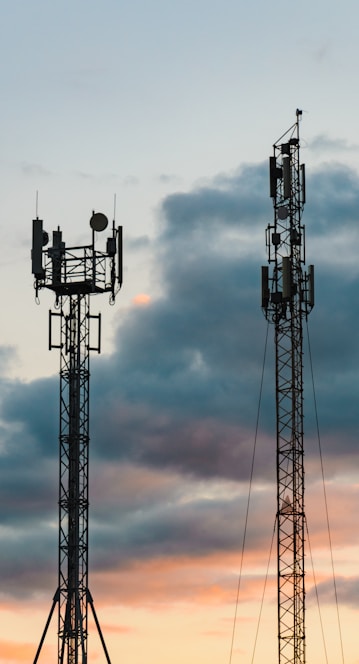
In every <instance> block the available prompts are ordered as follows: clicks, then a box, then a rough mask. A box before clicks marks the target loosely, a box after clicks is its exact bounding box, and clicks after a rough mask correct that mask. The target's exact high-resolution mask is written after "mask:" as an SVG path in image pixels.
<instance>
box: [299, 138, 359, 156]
mask: <svg viewBox="0 0 359 664" xmlns="http://www.w3.org/2000/svg"><path fill="white" fill-rule="evenodd" d="M308 147H309V148H310V150H312V151H314V152H318V153H319V154H321V155H322V154H325V153H330V154H333V153H334V154H338V153H342V152H356V151H357V150H358V149H359V145H357V144H356V143H349V142H348V141H347V140H346V139H344V138H331V137H330V136H328V135H327V134H317V136H314V137H313V138H312V139H311V141H310V143H309V145H308Z"/></svg>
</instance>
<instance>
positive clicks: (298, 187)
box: [262, 110, 314, 664]
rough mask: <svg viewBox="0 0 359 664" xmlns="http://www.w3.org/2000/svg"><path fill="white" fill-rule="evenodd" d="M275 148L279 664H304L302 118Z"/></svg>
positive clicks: (269, 280)
mask: <svg viewBox="0 0 359 664" xmlns="http://www.w3.org/2000/svg"><path fill="white" fill-rule="evenodd" d="M301 114H302V112H301V111H300V110H297V111H296V122H295V124H294V125H293V126H292V127H291V128H290V129H289V130H288V132H286V133H285V134H284V135H283V136H282V137H281V138H280V139H279V141H278V142H277V143H275V144H274V146H273V156H272V157H270V162H269V164H270V196H271V198H272V199H273V208H274V222H273V224H269V225H268V227H267V231H266V246H267V251H268V263H269V266H268V265H267V266H263V267H262V308H263V311H264V314H265V316H266V318H267V320H269V321H270V322H272V323H273V324H274V329H275V365H276V421H277V427H276V428H277V450H276V461H277V463H276V466H277V517H276V518H277V565H278V573H277V590H278V661H279V664H305V621H304V617H305V593H304V525H305V513H304V467H303V456H304V451H303V319H304V318H305V317H307V316H308V314H309V312H310V311H311V309H312V307H313V306H314V268H313V266H309V268H308V272H307V273H305V272H304V270H303V266H304V263H305V236H304V226H303V225H302V223H301V218H302V212H303V208H304V203H305V176H304V165H302V164H300V161H299V120H300V117H301Z"/></svg>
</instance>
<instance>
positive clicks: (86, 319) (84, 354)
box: [31, 212, 122, 664]
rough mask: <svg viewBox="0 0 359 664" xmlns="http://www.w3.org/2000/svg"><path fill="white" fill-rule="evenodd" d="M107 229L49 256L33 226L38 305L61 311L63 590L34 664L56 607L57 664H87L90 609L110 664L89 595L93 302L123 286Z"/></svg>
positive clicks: (117, 235)
mask: <svg viewBox="0 0 359 664" xmlns="http://www.w3.org/2000/svg"><path fill="white" fill-rule="evenodd" d="M107 225H108V219H107V217H106V216H105V215H104V214H102V213H99V212H98V213H95V212H94V213H93V215H92V217H91V219H90V226H91V228H92V242H91V244H89V245H85V246H80V247H66V245H65V242H64V241H63V239H62V231H61V230H60V228H59V227H58V228H57V230H55V231H53V234H52V246H51V247H49V248H47V249H45V247H46V245H47V243H48V240H49V238H48V234H47V233H46V232H45V231H44V230H43V222H42V220H41V219H39V218H38V217H37V218H36V219H34V220H33V231H32V252H31V259H32V273H33V275H34V277H35V282H34V288H35V292H36V297H38V293H39V291H40V290H41V289H42V288H47V289H49V290H52V291H53V292H54V294H55V309H56V311H55V312H52V311H50V312H49V350H51V349H52V348H58V349H59V350H60V432H59V445H60V472H59V557H58V586H57V590H56V593H55V595H54V598H53V602H52V606H51V609H50V613H49V617H48V619H47V622H46V625H45V629H44V631H43V634H42V638H41V640H40V644H39V647H38V650H37V653H36V656H35V659H34V664H36V662H37V661H38V658H39V656H40V652H41V649H42V646H43V643H44V640H45V637H46V633H47V630H48V627H49V625H50V622H51V618H52V615H53V612H54V610H55V607H56V605H58V660H57V661H58V664H87V657H88V647H87V637H88V605H90V607H91V609H92V613H93V617H94V620H95V624H96V627H97V630H98V633H99V636H100V640H101V644H102V647H103V650H104V654H105V657H106V661H107V663H108V664H110V658H109V655H108V652H107V648H106V645H105V641H104V638H103V635H102V632H101V628H100V624H99V621H98V619H97V615H96V612H95V607H94V603H93V599H92V596H91V593H90V590H89V587H88V507H89V500H88V451H89V383H90V371H89V361H90V351H97V352H98V353H100V352H101V347H100V346H101V343H100V342H101V315H100V314H98V315H97V316H93V315H91V313H90V296H91V295H95V294H97V293H106V292H108V293H110V302H114V301H115V297H116V294H117V292H118V290H119V289H120V288H121V285H122V227H120V226H119V227H117V228H115V222H113V226H112V232H111V234H110V236H109V237H108V238H107V242H106V251H99V250H98V249H97V247H96V246H95V236H96V233H97V232H101V231H104V230H105V229H106V227H107ZM55 323H57V325H55ZM96 323H97V325H95V324H96ZM94 325H95V327H96V328H97V330H95V333H96V331H97V339H96V343H95V344H94V345H91V342H90V327H92V326H94ZM55 328H56V329H57V331H58V339H57V340H55V339H54V334H55V331H54V330H55Z"/></svg>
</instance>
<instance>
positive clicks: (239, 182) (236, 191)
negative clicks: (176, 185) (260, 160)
mask: <svg viewBox="0 0 359 664" xmlns="http://www.w3.org/2000/svg"><path fill="white" fill-rule="evenodd" d="M267 170H268V169H267V164H266V163H264V164H260V165H259V166H246V167H243V168H242V169H241V170H240V171H239V172H238V173H236V174H234V175H232V176H225V175H220V176H217V178H216V179H215V181H214V183H211V185H207V186H203V187H200V188H198V189H195V190H193V191H192V192H189V193H186V194H182V193H179V194H172V195H170V196H168V197H167V198H166V199H165V200H164V202H163V206H162V212H163V233H162V240H165V241H167V242H176V241H178V240H179V241H180V242H183V241H185V242H186V241H189V242H192V243H193V242H194V241H195V240H197V241H198V240H201V239H203V238H205V242H206V245H207V244H212V246H213V244H214V243H215V242H216V237H218V236H219V235H220V234H221V232H223V229H224V228H225V227H226V226H231V227H233V228H241V227H247V230H250V229H251V226H252V227H253V226H257V225H259V224H261V223H262V224H263V223H264V221H263V220H264V219H265V218H266V215H268V212H269V211H270V206H269V205H268V191H269V189H268V187H269V185H268V173H267ZM199 247H200V245H198V246H197V248H199ZM174 248H175V245H174V246H173V247H172V249H174Z"/></svg>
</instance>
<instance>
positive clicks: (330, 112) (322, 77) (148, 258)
mask: <svg viewBox="0 0 359 664" xmlns="http://www.w3.org/2000/svg"><path fill="white" fill-rule="evenodd" d="M0 9H1V21H0V51H1V58H0V80H1V90H2V102H1V117H2V122H1V129H0V137H1V138H0V146H1V149H0V176H1V201H0V207H1V215H0V224H1V230H2V252H1V256H0V269H1V275H2V278H1V280H0V295H1V301H2V317H1V318H2V320H1V323H2V324H1V334H0V429H1V431H0V498H1V499H0V664H22V663H23V662H29V661H30V662H31V661H33V658H34V655H35V652H36V649H37V646H38V643H39V641H40V637H41V634H42V631H43V628H44V626H45V622H46V619H47V616H48V613H49V610H50V607H51V602H52V597H53V595H54V592H55V590H56V584H57V538H58V523H57V499H58V489H57V481H58V409H59V378H58V369H59V357H58V353H57V351H56V350H53V351H51V352H49V351H48V349H47V347H48V311H49V309H51V307H53V304H54V303H53V297H52V295H51V293H48V292H44V291H43V292H41V293H40V304H39V305H38V304H37V303H36V302H35V293H34V290H33V279H32V275H31V261H30V249H31V228H32V218H33V217H34V216H36V214H37V213H38V215H39V217H41V218H42V219H43V220H44V227H45V229H46V230H47V231H48V232H51V231H52V230H53V229H56V228H57V226H58V225H60V226H61V228H62V230H63V234H64V239H65V240H66V242H67V244H73V245H74V244H78V243H87V242H88V241H89V237H90V236H89V227H88V221H89V219H90V216H91V214H92V210H96V211H101V212H104V213H105V214H107V215H108V217H109V218H110V219H112V217H113V216H114V215H115V217H116V223H118V224H122V225H123V229H124V284H123V287H122V289H121V291H120V293H119V295H118V297H117V300H116V303H115V305H114V306H113V307H110V306H109V303H108V298H107V296H96V297H94V298H93V301H92V305H91V306H92V312H93V313H97V312H98V311H101V313H102V333H103V349H102V350H103V352H102V354H101V355H100V356H97V355H94V356H92V357H91V389H90V393H91V406H90V412H91V423H90V437H91V443H90V551H89V586H90V590H91V592H92V595H93V597H94V601H95V607H96V610H97V614H98V617H99V620H100V624H101V627H102V630H103V633H104V636H105V640H106V644H107V647H108V650H109V652H110V656H111V659H112V661H113V662H115V661H126V663H127V664H140V662H142V661H143V660H144V659H146V662H147V663H148V664H155V663H156V664H164V663H165V662H166V664H167V662H168V661H170V662H171V664H179V663H180V662H181V663H182V662H183V661H187V662H194V661H196V664H202V663H203V664H204V662H206V664H218V663H219V662H220V663H221V664H223V663H224V664H227V663H228V664H239V663H240V664H247V663H248V664H249V662H252V661H253V662H255V663H256V662H259V661H261V660H262V661H263V659H264V658H265V659H266V661H267V662H268V664H273V663H274V662H276V661H277V637H276V634H277V624H276V591H275V582H276V579H275V574H276V565H275V553H274V552H272V555H271V557H270V545H271V538H272V533H273V526H274V516H275V509H276V507H275V500H276V492H275V412H274V407H275V393H274V368H273V367H274V360H273V357H274V341H273V328H272V327H270V328H269V331H268V346H267V353H266V360H265V363H264V375H263V389H262V392H260V386H261V377H262V369H263V361H264V351H265V340H266V335H267V323H266V320H265V318H264V316H263V314H262V312H261V309H260V266H261V265H262V264H265V263H266V258H267V257H266V247H265V228H266V226H267V224H268V223H271V222H272V219H273V210H272V204H271V200H270V198H269V183H268V156H269V155H270V154H272V145H273V143H274V142H276V141H277V139H278V138H279V137H280V136H281V135H282V134H283V133H284V132H285V131H286V130H287V129H288V128H289V127H290V126H291V125H292V124H293V123H294V122H295V110H296V108H300V109H302V110H303V115H302V121H301V127H300V132H301V160H302V161H303V162H305V164H306V180H307V203H306V207H305V211H304V215H303V223H304V224H305V226H306V260H307V264H311V263H313V264H314V265H315V269H316V304H315V308H314V310H313V312H312V313H311V314H310V317H309V320H308V329H307V327H306V326H305V335H304V338H305V344H304V346H305V347H304V365H305V369H304V387H305V406H304V410H305V422H304V430H305V478H306V498H305V505H306V516H307V523H308V531H309V543H310V549H309V546H308V547H307V549H306V570H307V574H306V583H307V586H306V587H307V598H306V602H307V613H306V621H307V660H308V661H313V660H314V659H315V661H316V662H329V664H334V662H335V663H336V664H337V662H338V661H343V659H344V661H345V662H346V664H358V663H359V655H358V641H357V624H358V612H359V605H358V597H359V593H358V589H359V574H358V560H359V538H358V528H357V525H356V524H357V522H358V516H357V512H358V510H357V506H358V494H359V482H358V468H359V463H358V429H359V424H358V385H359V344H358V341H357V334H356V330H357V327H358V315H359V310H358V285H359V263H358V259H357V256H358V250H359V230H358V228H359V227H358V218H359V169H358V164H359V139H358V136H357V115H358V114H357V109H358V105H359V90H358V85H357V62H358V56H359V53H358V50H359V47H358V40H357V24H358V18H359V16H358V11H359V10H358V6H357V3H356V2H354V0H351V1H348V0H344V1H343V2H342V3H340V4H339V3H334V2H333V1H332V0H329V2H328V0H327V1H326V2H324V1H322V0H316V2H315V3H314V2H312V1H310V2H309V0H303V1H302V2H301V3H290V2H288V0H286V1H284V0H274V2H272V3H268V2H265V1H264V0H260V1H257V2H253V3H251V4H249V3H242V2H240V1H238V0H237V2H234V1H232V0H221V1H217V0H206V2H204V1H202V0H191V2H189V1H187V0H182V1H181V2H179V1H178V0H171V2H168V1H167V2H165V1H164V0H147V2H144V0H132V2H131V3H129V2H123V1H122V0H103V2H101V3H99V2H94V1H93V0H88V1H87V2H86V3H85V2H83V1H82V0H72V2H71V3H70V2H69V1H68V0H61V2H60V1H59V0H53V1H52V2H51V3H48V2H44V1H41V0H33V1H32V2H31V3H30V2H24V0H22V1H21V0H12V2H9V1H6V0H0ZM36 200H37V201H38V202H37V205H36ZM114 201H116V205H115V204H114ZM308 339H309V341H308ZM310 357H311V359H312V371H313V373H312V371H311V365H310V362H309V359H310ZM312 375H313V378H312ZM313 384H314V389H313ZM260 396H261V398H260ZM259 402H260V409H259V419H258V435H257V437H256V436H255V432H256V423H257V417H258V408H259ZM316 409H317V415H318V427H317V421H316ZM318 432H319V438H320V444H321V445H320V447H321V449H322V453H323V467H324V475H325V494H324V492H323V483H322V469H321V460H320V453H319V444H318ZM255 440H256V446H255V447H256V452H255V460H254V474H253V486H252V493H251V501H250V507H249V516H248V530H247V536H246V542H245V550H244V557H243V561H242V557H241V556H242V553H241V552H242V545H243V533H244V524H245V518H246V508H247V500H248V490H249V478H250V470H251V463H252V455H253V449H254V443H255ZM325 499H326V500H327V505H328V513H329V522H330V540H331V544H332V553H333V565H332V560H331V556H330V546H329V535H328V529H327V520H326V519H327V517H326V510H325ZM312 561H313V563H312ZM312 564H313V567H314V575H313V569H312ZM268 565H269V574H268V581H267V584H266V587H264V582H265V577H266V570H267V566H268ZM333 566H334V570H335V583H336V590H337V597H338V604H339V608H338V610H337V607H336V603H335V592H334V584H333V575H332V567H333ZM241 567H242V575H241V583H240V592H239V601H238V606H237V607H236V597H237V588H238V579H239V573H240V569H241ZM313 576H315V579H316V586H317V590H318V596H319V600H320V612H319V610H318V606H317V602H316V590H315V583H314V578H313ZM263 595H264V601H263V609H262V611H261V598H262V596H263ZM338 614H339V618H340V625H341V633H340V632H339V629H338ZM260 615H261V619H260V620H259V616H260ZM321 623H322V624H323V632H324V645H323V639H322V634H321V632H322V630H321ZM257 630H258V635H257ZM233 632H234V639H233V652H232V654H231V643H232V635H233ZM55 653H56V620H55V619H54V620H53V622H52V624H51V626H50V630H49V634H48V637H47V639H46V642H45V645H44V650H43V653H42V654H43V656H42V661H44V662H49V661H55V658H56V654H55ZM343 655H344V658H343ZM102 661H105V659H104V656H103V653H102V650H101V645H100V643H99V640H98V638H97V635H96V629H95V626H94V624H93V620H92V618H91V619H90V637H89V662H102Z"/></svg>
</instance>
